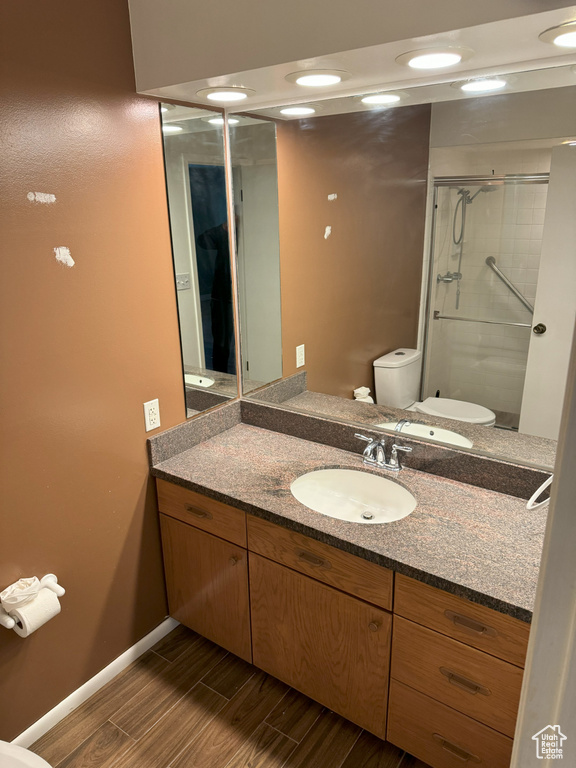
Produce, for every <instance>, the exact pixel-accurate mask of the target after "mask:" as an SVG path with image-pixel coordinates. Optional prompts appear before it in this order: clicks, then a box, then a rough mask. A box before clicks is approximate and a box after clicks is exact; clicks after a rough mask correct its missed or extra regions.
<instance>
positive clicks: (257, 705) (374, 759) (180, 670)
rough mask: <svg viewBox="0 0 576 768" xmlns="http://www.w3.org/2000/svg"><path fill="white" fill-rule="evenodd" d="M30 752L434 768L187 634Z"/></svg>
mask: <svg viewBox="0 0 576 768" xmlns="http://www.w3.org/2000/svg"><path fill="white" fill-rule="evenodd" d="M31 749H32V750H33V751H34V752H36V753H37V754H39V755H40V756H41V757H43V758H44V759H45V760H47V761H48V762H49V763H50V765H51V766H53V768H112V767H113V768H168V767H169V766H170V768H225V767H226V768H281V766H283V768H429V767H428V766H426V765H425V764H424V763H422V762H421V761H419V760H416V759H415V758H413V757H411V756H410V755H408V754H406V753H404V752H402V750H400V749H398V748H397V747H394V746H392V745H391V744H388V743H386V742H384V741H381V740H380V739H377V738H376V737H375V736H372V735H371V734H369V733H367V732H366V731H363V730H362V729H361V728H359V727H358V726H356V725H353V724H352V723H351V722H349V721H348V720H345V719H344V718H342V717H339V716H338V715H336V714H334V713H333V712H331V711H329V710H328V709H326V708H324V707H322V706H321V705H320V704H317V703H316V702H314V701H312V700H311V699H308V698H307V697H306V696H303V695H302V694H301V693H298V692H297V691H295V690H294V689H292V688H290V687H289V686H287V685H285V684H284V683H281V682H280V681H279V680H276V679H275V678H273V677H271V676H270V675H267V674H265V673H264V672H261V671H260V670H258V669H257V668H256V667H253V666H252V665H250V664H247V663H246V662H245V661H242V660H241V659H239V658H238V657H236V656H234V655H232V654H231V653H227V652H226V651H224V650H223V649H222V648H220V647H219V646H217V645H214V643H211V642H209V641H208V640H206V639H205V638H203V637H200V635H197V634H195V633H194V632H192V631H190V630H189V629H186V628H185V627H183V626H179V627H177V628H176V629H175V630H174V631H173V632H171V633H170V634H169V635H167V636H166V637H165V638H164V639H163V640H161V641H160V642H159V643H158V644H157V645H155V646H154V647H153V648H152V649H151V650H150V651H148V652H147V653H145V654H144V655H143V656H141V657H140V658H139V659H138V660H137V661H135V662H134V663H133V664H132V665H131V666H130V667H128V668H127V669H125V670H124V671H123V672H122V673H121V674H119V675H118V676H117V677H116V678H114V680H111V681H110V682H109V683H108V684H107V685H105V686H104V687H103V688H101V689H100V690H99V691H98V692H97V693H95V694H94V696H92V697H91V698H90V699H88V701H86V702H85V703H84V704H82V705H81V706H80V707H78V709H76V710H74V712H72V713H71V714H70V715H68V717H66V718H65V719H64V720H62V721H61V722H60V723H58V725H56V726H55V727H54V728H52V730H50V731H49V732H48V733H46V734H45V735H44V736H42V738H40V739H39V740H38V741H37V742H36V743H35V744H33V745H32V747H31Z"/></svg>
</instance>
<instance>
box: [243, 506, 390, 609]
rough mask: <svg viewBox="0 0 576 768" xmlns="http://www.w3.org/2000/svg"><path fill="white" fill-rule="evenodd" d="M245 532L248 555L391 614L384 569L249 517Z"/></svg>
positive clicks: (387, 579) (388, 590) (386, 575)
mask: <svg viewBox="0 0 576 768" xmlns="http://www.w3.org/2000/svg"><path fill="white" fill-rule="evenodd" d="M247 529H248V549H249V550H250V551H251V552H257V553H258V554H259V555H263V556H264V557H267V558H268V559H270V560H275V561H276V562H277V563H282V565H287V566H288V567H289V568H292V569H294V570H295V571H300V573H305V574H306V575H307V576H311V577H312V578H313V579H318V581H323V582H324V583H325V584H329V585H330V586H331V587H336V589H341V590H342V591H343V592H348V594H351V595H355V596H356V597H360V598H361V599H362V600H366V601H367V602H369V603H374V605H379V606H380V607H381V608H386V609H387V610H392V579H393V573H392V571H389V570H388V569H387V568H382V567H381V566H379V565H376V563H371V562H369V561H368V560H363V559H362V558H361V557H356V556H355V555H351V554H350V553H349V552H343V551H342V550H341V549H335V548H334V547H331V546H330V545H328V544H324V543H322V542H321V541H316V540H315V539H311V538H309V537H308V536H303V535H302V534H301V533H296V532H295V531H290V530H288V528H282V527H281V526H279V525H274V523H269V522H268V521H267V520H262V519H261V518H259V517H254V516H253V515H248V518H247Z"/></svg>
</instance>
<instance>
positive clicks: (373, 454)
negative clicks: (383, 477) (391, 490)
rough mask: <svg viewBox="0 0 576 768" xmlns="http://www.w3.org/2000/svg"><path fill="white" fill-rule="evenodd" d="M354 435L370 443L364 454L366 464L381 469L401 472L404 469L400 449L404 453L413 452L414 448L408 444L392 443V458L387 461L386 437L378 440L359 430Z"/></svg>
mask: <svg viewBox="0 0 576 768" xmlns="http://www.w3.org/2000/svg"><path fill="white" fill-rule="evenodd" d="M354 437H357V438H358V439H359V440H364V441H365V442H366V443H368V445H367V446H366V448H364V452H363V454H362V455H363V456H364V464H370V465H371V466H375V467H380V469H388V470H389V471H390V472H399V471H400V470H401V469H402V464H401V463H400V457H399V456H398V452H399V451H401V452H402V453H412V448H409V447H408V446H406V445H397V444H396V443H392V448H391V450H390V459H389V460H388V461H386V438H385V437H383V438H382V439H381V440H376V439H375V438H373V437H366V436H365V435H360V434H358V433H357V432H356V433H355V435H354Z"/></svg>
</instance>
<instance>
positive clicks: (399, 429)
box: [394, 419, 412, 432]
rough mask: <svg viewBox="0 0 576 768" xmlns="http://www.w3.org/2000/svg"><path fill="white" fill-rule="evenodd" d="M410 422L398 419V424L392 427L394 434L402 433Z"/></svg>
mask: <svg viewBox="0 0 576 768" xmlns="http://www.w3.org/2000/svg"><path fill="white" fill-rule="evenodd" d="M410 424H412V422H411V421H410V419H400V421H399V422H398V424H396V426H395V427H394V432H402V430H403V428H404V427H409V426H410Z"/></svg>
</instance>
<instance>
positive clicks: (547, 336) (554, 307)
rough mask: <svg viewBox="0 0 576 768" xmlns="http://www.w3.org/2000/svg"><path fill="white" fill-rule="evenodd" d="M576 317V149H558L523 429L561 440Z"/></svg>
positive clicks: (552, 174) (522, 414) (546, 221)
mask: <svg viewBox="0 0 576 768" xmlns="http://www.w3.org/2000/svg"><path fill="white" fill-rule="evenodd" d="M575 319H576V147H572V146H569V145H562V146H559V147H555V148H554V149H553V150H552V165H551V167H550V183H549V186H548V197H547V203H546V216H545V219H544V232H543V235H542V253H541V257H540V269H539V273H538V287H537V289H536V299H535V301H534V318H533V323H532V327H533V328H534V327H535V326H536V325H538V324H543V325H545V326H546V332H545V333H543V334H540V335H538V334H535V333H532V334H531V340H530V349H529V352H528V362H527V367H526V379H525V381H524V392H523V396H522V410H521V412H520V426H519V431H520V432H523V433H525V434H529V435H538V436H539V437H549V438H552V439H553V440H556V439H558V431H559V429H560V420H561V415H562V405H563V403H564V391H565V388H566V377H567V373H568V363H569V357H570V349H571V345H572V336H573V330H574V321H575Z"/></svg>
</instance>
